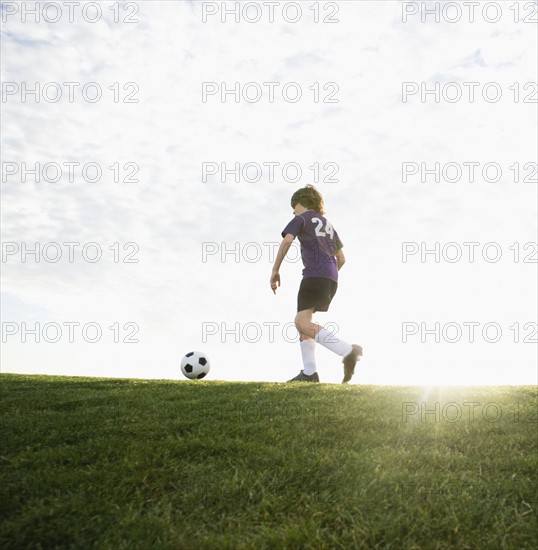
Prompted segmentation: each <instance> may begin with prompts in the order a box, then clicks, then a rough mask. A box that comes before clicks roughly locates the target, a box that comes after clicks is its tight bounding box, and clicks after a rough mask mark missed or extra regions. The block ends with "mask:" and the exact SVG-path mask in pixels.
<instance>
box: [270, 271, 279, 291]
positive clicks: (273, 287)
mask: <svg viewBox="0 0 538 550" xmlns="http://www.w3.org/2000/svg"><path fill="white" fill-rule="evenodd" d="M277 285H278V286H280V273H279V272H278V271H273V272H272V273H271V290H272V291H273V294H276V287H277Z"/></svg>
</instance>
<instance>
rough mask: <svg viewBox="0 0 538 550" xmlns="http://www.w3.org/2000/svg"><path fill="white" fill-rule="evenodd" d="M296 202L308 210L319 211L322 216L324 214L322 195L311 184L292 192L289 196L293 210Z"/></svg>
mask: <svg viewBox="0 0 538 550" xmlns="http://www.w3.org/2000/svg"><path fill="white" fill-rule="evenodd" d="M297 204H302V205H303V206H304V207H305V208H307V209H308V210H314V211H315V212H319V213H320V214H321V215H322V216H323V214H325V209H324V207H323V197H322V196H321V193H320V192H319V191H318V190H317V189H316V188H315V187H314V186H313V185H307V186H306V187H302V188H301V189H297V191H295V193H293V195H292V196H291V207H292V208H293V209H294V210H295V206H296V205H297Z"/></svg>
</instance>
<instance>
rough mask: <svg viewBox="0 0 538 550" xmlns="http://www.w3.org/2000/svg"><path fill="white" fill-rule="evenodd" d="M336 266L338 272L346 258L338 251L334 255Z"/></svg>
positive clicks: (342, 252)
mask: <svg viewBox="0 0 538 550" xmlns="http://www.w3.org/2000/svg"><path fill="white" fill-rule="evenodd" d="M335 256H336V265H337V266H338V271H340V269H341V268H342V266H343V265H344V264H345V263H346V257H345V256H344V251H343V250H342V249H340V250H339V251H338V252H337V253H336V254H335Z"/></svg>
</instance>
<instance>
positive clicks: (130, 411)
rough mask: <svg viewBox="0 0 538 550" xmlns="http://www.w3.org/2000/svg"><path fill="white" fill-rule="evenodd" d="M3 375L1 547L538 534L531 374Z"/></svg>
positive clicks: (528, 537) (420, 541)
mask: <svg viewBox="0 0 538 550" xmlns="http://www.w3.org/2000/svg"><path fill="white" fill-rule="evenodd" d="M0 383H1V403H2V420H1V444H2V450H1V455H2V456H1V457H0V461H1V464H2V469H1V482H2V485H1V491H2V494H1V499H0V511H1V515H2V527H1V531H0V546H1V547H2V548H4V549H9V548H36V549H37V548H47V549H48V548H114V549H121V548H126V549H127V548H128V549H137V548H140V549H147V548H165V549H166V548H170V549H174V550H175V549H182V548H185V549H189V550H195V549H204V550H205V549H213V548H214V549H230V550H231V549H233V550H238V549H250V548H252V549H256V550H258V549H271V550H273V549H278V548H290V549H291V548H297V549H309V548H312V549H314V548H316V549H322V548H329V549H350V548H353V549H378V548H379V549H381V548H383V549H398V550H400V549H430V548H431V549H442V548H457V549H459V550H460V549H479V548H495V549H497V548H498V549H503V548H514V549H516V548H517V549H518V550H521V549H526V548H529V549H530V548H533V549H534V548H536V543H537V540H538V530H537V529H538V528H537V525H538V520H537V514H536V507H537V498H536V495H537V491H536V489H537V479H536V472H537V462H538V461H537V456H538V453H537V450H538V449H537V447H538V424H537V421H538V414H537V411H538V408H537V405H536V403H537V392H536V388H533V387H474V388H430V390H429V393H428V394H427V395H426V394H425V393H424V391H425V389H424V388H413V387H384V386H383V387H382V386H360V385H351V386H341V385H329V384H301V383H295V384H271V383H229V382H218V381H198V382H189V381H181V382H173V381H145V380H124V379H121V380H119V379H100V378H67V377H53V376H23V375H10V374H3V375H1V376H0ZM471 403H474V404H471Z"/></svg>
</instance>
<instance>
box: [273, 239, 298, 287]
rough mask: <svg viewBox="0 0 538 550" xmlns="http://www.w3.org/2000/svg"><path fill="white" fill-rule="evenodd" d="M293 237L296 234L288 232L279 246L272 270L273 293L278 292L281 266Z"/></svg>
mask: <svg viewBox="0 0 538 550" xmlns="http://www.w3.org/2000/svg"><path fill="white" fill-rule="evenodd" d="M293 239H295V235H292V234H291V233H286V236H285V237H284V238H283V239H282V242H281V243H280V246H279V247H278V252H277V253H276V258H275V263H274V265H273V271H272V272H271V279H270V283H271V290H272V291H273V294H276V287H277V285H278V286H280V273H279V270H280V266H281V265H282V262H283V261H284V258H285V257H286V254H287V253H288V250H289V248H290V246H291V243H292V242H293Z"/></svg>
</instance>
